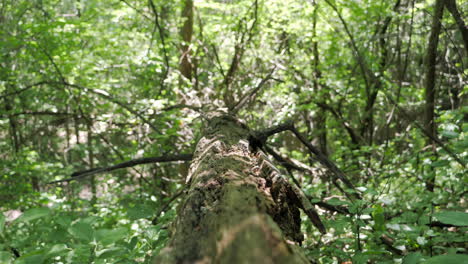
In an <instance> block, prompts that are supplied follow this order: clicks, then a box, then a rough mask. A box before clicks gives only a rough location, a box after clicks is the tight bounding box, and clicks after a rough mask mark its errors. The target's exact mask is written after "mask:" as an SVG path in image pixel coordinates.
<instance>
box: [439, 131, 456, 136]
mask: <svg viewBox="0 0 468 264" xmlns="http://www.w3.org/2000/svg"><path fill="white" fill-rule="evenodd" d="M440 134H441V135H442V136H444V137H446V138H457V137H458V136H459V134H458V133H457V132H455V131H449V130H444V131H442V132H441V133H440Z"/></svg>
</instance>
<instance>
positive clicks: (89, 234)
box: [68, 222, 94, 242]
mask: <svg viewBox="0 0 468 264" xmlns="http://www.w3.org/2000/svg"><path fill="white" fill-rule="evenodd" d="M68 232H69V233H70V234H71V235H72V236H73V237H75V238H77V239H80V240H84V241H87V242H90V241H92V240H93V238H94V230H93V228H92V227H91V225H90V224H88V223H84V222H78V223H75V224H74V225H72V226H71V227H70V228H68Z"/></svg>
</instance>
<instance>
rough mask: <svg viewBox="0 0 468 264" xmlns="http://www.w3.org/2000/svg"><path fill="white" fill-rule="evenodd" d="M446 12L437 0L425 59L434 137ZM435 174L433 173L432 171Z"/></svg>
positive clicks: (428, 122) (427, 120)
mask: <svg viewBox="0 0 468 264" xmlns="http://www.w3.org/2000/svg"><path fill="white" fill-rule="evenodd" d="M443 12H444V0H436V3H435V7H434V15H433V17H432V27H431V34H430V36H429V43H428V44H427V53H426V59H425V65H424V66H425V76H424V94H425V100H426V102H425V108H424V125H425V129H426V130H427V131H428V132H429V133H430V135H431V136H432V137H433V138H436V137H437V136H436V135H437V133H436V124H435V113H434V112H435V94H436V86H435V82H436V65H437V61H436V60H437V45H438V43H439V34H440V29H441V26H442V25H441V22H440V20H441V19H442V15H443ZM428 144H432V145H433V146H434V148H435V143H434V142H433V141H432V140H428ZM432 174H433V173H432ZM434 178H435V176H431V178H430V179H428V181H427V182H426V188H427V190H429V191H433V190H434V180H435V179H434Z"/></svg>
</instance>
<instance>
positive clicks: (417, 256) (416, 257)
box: [403, 252, 423, 264]
mask: <svg viewBox="0 0 468 264" xmlns="http://www.w3.org/2000/svg"><path fill="white" fill-rule="evenodd" d="M422 257H423V256H422V255H421V253H419V252H415V253H411V254H408V255H407V256H406V257H405V258H404V259H403V264H417V263H418V262H419V261H420V260H421V259H422Z"/></svg>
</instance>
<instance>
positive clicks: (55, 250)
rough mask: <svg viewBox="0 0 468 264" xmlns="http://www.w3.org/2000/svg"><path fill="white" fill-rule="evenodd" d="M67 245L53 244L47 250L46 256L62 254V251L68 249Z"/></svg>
mask: <svg viewBox="0 0 468 264" xmlns="http://www.w3.org/2000/svg"><path fill="white" fill-rule="evenodd" d="M68 250H69V249H68V248H67V245H65V244H57V245H53V246H52V247H51V248H50V250H49V252H47V256H58V255H61V254H63V253H64V252H66V251H68Z"/></svg>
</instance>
